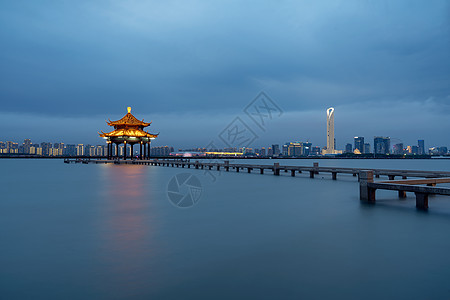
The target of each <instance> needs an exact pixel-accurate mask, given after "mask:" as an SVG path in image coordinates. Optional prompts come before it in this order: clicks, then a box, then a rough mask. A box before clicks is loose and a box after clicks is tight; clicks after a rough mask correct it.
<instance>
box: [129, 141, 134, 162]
mask: <svg viewBox="0 0 450 300" xmlns="http://www.w3.org/2000/svg"><path fill="white" fill-rule="evenodd" d="M133 146H134V143H130V158H131V159H133V158H134V151H133Z"/></svg>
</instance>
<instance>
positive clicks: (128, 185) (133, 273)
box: [100, 165, 156, 296]
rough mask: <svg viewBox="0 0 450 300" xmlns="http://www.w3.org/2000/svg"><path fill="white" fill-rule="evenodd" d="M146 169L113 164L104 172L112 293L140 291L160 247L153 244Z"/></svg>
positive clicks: (105, 239) (104, 230)
mask: <svg viewBox="0 0 450 300" xmlns="http://www.w3.org/2000/svg"><path fill="white" fill-rule="evenodd" d="M146 171H147V168H146V167H145V166H139V165H132V166H126V165H121V166H111V165H110V166H104V168H103V171H102V176H103V178H102V180H100V181H101V182H102V184H103V187H102V190H103V193H102V194H103V195H104V197H103V198H104V199H103V201H102V202H103V205H102V206H103V207H102V211H103V212H102V213H103V214H105V215H104V216H103V217H102V218H101V220H102V223H103V224H101V228H102V233H101V239H102V240H103V242H102V247H101V248H102V255H101V256H102V258H101V259H102V260H103V261H104V262H105V263H106V264H107V268H106V271H107V274H104V275H105V277H104V279H105V280H106V282H104V283H105V284H106V286H105V288H107V289H108V290H109V292H111V291H114V290H116V291H122V292H123V291H128V292H129V293H130V292H132V291H133V292H138V291H139V290H141V289H143V288H144V287H145V285H146V282H144V280H146V279H148V278H145V276H142V275H143V274H146V272H147V271H148V270H146V268H147V267H148V266H147V265H146V262H148V261H149V260H150V259H151V257H152V256H154V255H155V253H154V249H155V248H156V247H154V246H153V245H151V237H152V235H153V234H154V232H155V224H154V223H153V222H152V219H153V218H152V217H151V216H149V214H151V211H150V210H149V207H150V202H151V198H152V194H151V191H150V189H148V186H147V182H148V181H147V180H148V179H147V172H146ZM138 274H139V275H138ZM122 296H127V295H122Z"/></svg>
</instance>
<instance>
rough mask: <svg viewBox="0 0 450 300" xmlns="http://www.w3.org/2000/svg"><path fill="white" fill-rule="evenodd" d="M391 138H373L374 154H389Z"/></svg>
mask: <svg viewBox="0 0 450 300" xmlns="http://www.w3.org/2000/svg"><path fill="white" fill-rule="evenodd" d="M390 148H391V138H390V137H383V136H376V137H374V138H373V152H374V153H375V154H389V150H390Z"/></svg>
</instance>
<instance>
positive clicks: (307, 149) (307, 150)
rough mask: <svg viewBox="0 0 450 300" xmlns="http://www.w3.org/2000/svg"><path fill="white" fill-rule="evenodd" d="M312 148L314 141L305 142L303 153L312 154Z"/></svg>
mask: <svg viewBox="0 0 450 300" xmlns="http://www.w3.org/2000/svg"><path fill="white" fill-rule="evenodd" d="M311 149H312V143H310V142H306V143H303V155H304V156H309V155H310V154H311Z"/></svg>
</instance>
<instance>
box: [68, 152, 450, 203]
mask: <svg viewBox="0 0 450 300" xmlns="http://www.w3.org/2000/svg"><path fill="white" fill-rule="evenodd" d="M64 162H65V163H84V164H88V163H89V164H131V165H151V166H162V167H174V168H188V169H189V168H193V169H202V170H215V171H220V170H225V171H226V172H229V171H230V170H234V171H235V172H240V171H247V173H252V172H254V171H257V172H258V173H259V174H264V173H265V172H266V171H268V172H271V173H272V174H273V175H275V176H279V175H280V173H281V172H284V173H288V174H290V176H293V177H294V176H295V175H296V174H301V173H303V172H305V173H307V174H308V173H309V177H310V178H314V177H315V175H317V174H324V173H328V174H331V178H332V179H333V180H336V179H337V175H338V174H351V175H353V176H355V177H358V181H359V182H360V199H361V200H366V201H369V202H372V203H374V202H375V192H376V190H378V189H384V190H393V191H397V192H398V195H399V197H400V198H405V197H406V192H413V193H415V195H416V207H417V208H419V209H428V196H429V195H447V196H450V189H449V188H438V187H436V184H439V183H450V172H446V171H422V170H391V169H371V170H367V169H363V168H339V167H319V163H317V162H315V163H314V164H313V166H283V165H280V164H279V163H274V164H273V165H257V164H242V163H238V164H230V163H229V161H224V162H199V161H195V162H190V161H181V160H157V159H152V160H83V159H73V160H71V159H65V160H64ZM380 176H386V177H387V178H388V179H389V181H377V182H375V181H374V177H375V178H379V177H380ZM395 177H401V178H402V180H395ZM410 177H414V178H420V179H409V180H407V178H410ZM424 185H426V186H424Z"/></svg>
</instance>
